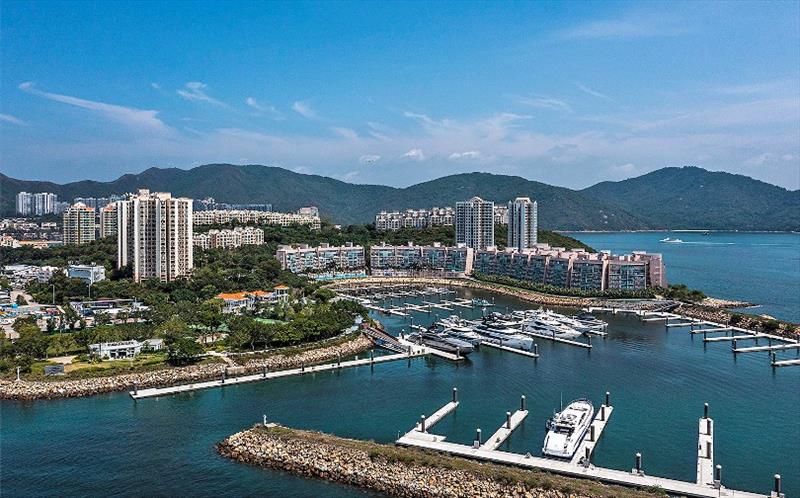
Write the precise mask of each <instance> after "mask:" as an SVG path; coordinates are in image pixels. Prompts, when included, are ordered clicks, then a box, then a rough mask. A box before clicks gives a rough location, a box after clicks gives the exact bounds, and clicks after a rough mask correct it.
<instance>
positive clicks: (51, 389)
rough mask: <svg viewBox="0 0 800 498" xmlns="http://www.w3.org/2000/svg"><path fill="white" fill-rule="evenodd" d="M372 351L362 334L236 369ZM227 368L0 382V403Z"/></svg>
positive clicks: (188, 377) (179, 379)
mask: <svg viewBox="0 0 800 498" xmlns="http://www.w3.org/2000/svg"><path fill="white" fill-rule="evenodd" d="M371 347H372V341H370V340H369V339H368V338H367V337H365V336H364V335H361V334H359V335H358V336H356V337H355V338H354V339H352V340H350V341H347V342H344V343H341V344H337V345H334V346H327V347H320V348H315V349H308V350H306V351H302V352H299V353H297V354H281V353H277V354H274V355H271V356H266V357H263V358H253V359H250V360H246V361H244V363H243V365H241V366H240V367H237V370H238V372H237V373H240V374H252V373H258V372H260V371H261V370H262V369H263V368H264V367H267V368H269V369H270V370H280V369H286V368H295V367H299V366H300V365H313V364H316V363H323V362H325V361H330V360H332V359H334V358H337V357H338V356H339V355H341V356H343V357H347V356H351V355H354V354H359V353H361V352H363V351H366V350H367V349H370V348H371ZM225 368H226V365H224V364H204V365H190V366H186V367H174V368H164V369H161V370H153V371H149V372H139V373H129V374H122V375H113V376H107V377H93V378H86V379H74V380H53V381H25V380H20V381H7V380H3V381H0V399H17V400H35V399H56V398H76V397H82V396H93V395H95V394H103V393H110V392H116V391H127V390H130V389H132V387H133V385H134V383H136V385H137V386H138V387H139V388H147V387H164V386H173V385H177V384H185V383H191V382H199V381H203V380H210V379H216V378H219V377H220V376H221V375H222V373H223V371H224V370H225Z"/></svg>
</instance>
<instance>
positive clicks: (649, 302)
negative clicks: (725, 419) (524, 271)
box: [326, 277, 800, 340]
mask: <svg viewBox="0 0 800 498" xmlns="http://www.w3.org/2000/svg"><path fill="white" fill-rule="evenodd" d="M370 284H403V285H432V286H442V287H460V288H464V289H477V290H482V291H486V292H494V293H497V294H501V295H504V296H509V297H514V298H516V299H519V300H521V301H525V302H530V303H535V304H540V305H545V306H557V307H565V308H578V309H580V308H586V307H589V306H594V307H615V308H628V309H642V310H652V309H654V308H659V307H663V306H664V305H665V303H666V301H665V300H655V299H644V298H643V299H624V300H617V299H610V298H601V297H573V296H557V295H553V294H543V293H541V292H536V291H532V290H528V289H521V288H518V287H509V286H505V285H502V284H495V283H490V282H483V281H480V280H474V279H468V278H453V279H448V278H443V277H442V278H435V277H367V278H362V279H349V280H339V281H335V282H329V283H327V284H326V287H328V288H332V289H334V290H335V289H336V287H337V286H340V285H342V286H346V285H370ZM710 299H712V301H711V302H719V303H721V304H724V305H725V306H721V307H717V306H709V305H708V304H706V305H704V304H702V303H699V304H691V303H682V302H680V301H673V302H674V303H675V304H676V305H677V309H676V310H674V313H677V314H680V315H683V316H686V317H689V318H698V319H703V320H708V321H713V322H716V323H729V321H730V319H731V317H732V316H737V317H740V318H739V322H738V324H737V325H738V326H740V327H743V328H749V329H752V330H761V329H762V328H763V327H762V325H761V324H762V322H760V321H759V317H758V316H757V315H750V314H746V313H736V314H734V313H733V312H731V311H729V310H728V309H727V308H729V307H734V306H732V305H730V304H729V303H733V304H736V305H741V307H750V306H754V305H753V304H752V303H746V302H744V301H732V300H723V299H716V298H710ZM755 306H757V305H755ZM737 307H738V306H737ZM776 322H778V327H779V328H778V329H776V330H774V331H772V332H771V333H773V334H775V335H780V336H782V337H786V338H787V339H792V340H800V324H796V323H790V322H785V321H781V320H776Z"/></svg>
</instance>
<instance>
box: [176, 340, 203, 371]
mask: <svg viewBox="0 0 800 498" xmlns="http://www.w3.org/2000/svg"><path fill="white" fill-rule="evenodd" d="M202 353H203V347H202V346H200V344H198V343H197V342H195V340H194V339H191V338H189V337H183V338H181V339H178V340H177V341H175V342H173V343H172V344H170V345H169V346H167V361H169V363H170V364H172V365H186V364H188V363H191V362H193V361H195V359H196V358H197V356H198V355H200V354H202Z"/></svg>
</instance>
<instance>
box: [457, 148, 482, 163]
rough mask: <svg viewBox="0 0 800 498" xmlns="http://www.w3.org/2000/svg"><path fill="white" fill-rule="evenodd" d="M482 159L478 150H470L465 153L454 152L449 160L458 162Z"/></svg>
mask: <svg viewBox="0 0 800 498" xmlns="http://www.w3.org/2000/svg"><path fill="white" fill-rule="evenodd" d="M480 157H481V152H480V151H478V150H468V151H465V152H453V153H452V154H450V157H449V159H450V160H451V161H458V160H459V159H479V158H480Z"/></svg>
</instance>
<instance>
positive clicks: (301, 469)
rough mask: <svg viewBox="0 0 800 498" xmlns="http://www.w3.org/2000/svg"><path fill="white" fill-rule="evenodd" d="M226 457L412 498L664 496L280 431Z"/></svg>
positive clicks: (231, 445)
mask: <svg viewBox="0 0 800 498" xmlns="http://www.w3.org/2000/svg"><path fill="white" fill-rule="evenodd" d="M217 448H218V451H219V452H220V453H221V454H222V455H223V456H225V457H228V458H231V459H233V460H237V461H239V462H242V463H247V464H250V465H255V466H260V467H268V468H273V469H278V470H283V471H286V472H290V473H292V474H295V475H298V476H302V477H311V478H319V479H327V480H330V481H335V482H339V483H344V484H349V485H352V486H358V487H361V488H365V489H370V490H374V491H378V492H381V493H386V494H387V495H390V496H400V497H408V498H432V497H456V496H458V497H497V498H500V497H504V498H505V497H516V498H610V497H620V498H634V497H637V498H638V497H653V496H659V495H655V494H651V493H647V492H644V491H639V490H634V489H628V488H622V487H616V486H606V485H603V484H600V483H597V482H592V481H583V480H579V479H572V478H566V477H559V476H554V475H552V474H548V473H545V472H537V471H530V470H522V469H514V468H510V467H503V466H499V465H494V464H483V463H477V462H472V461H469V460H464V459H458V458H454V457H449V456H444V455H438V454H431V453H427V452H423V451H421V450H416V449H410V448H398V447H394V446H388V445H381V444H376V443H373V442H368V441H355V440H352V439H343V438H338V437H334V436H330V435H326V434H320V433H314V432H307V431H298V430H294V429H287V428H284V427H280V426H276V425H268V426H266V427H265V426H262V425H259V426H256V427H254V428H253V429H250V430H247V431H243V432H239V433H237V434H234V435H232V436H230V437H229V438H227V439H225V440H224V441H222V442H221V443H220V444H219V445H218V446H217Z"/></svg>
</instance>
